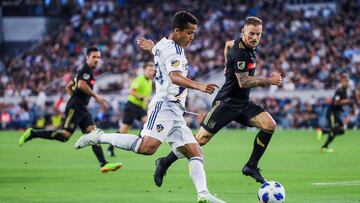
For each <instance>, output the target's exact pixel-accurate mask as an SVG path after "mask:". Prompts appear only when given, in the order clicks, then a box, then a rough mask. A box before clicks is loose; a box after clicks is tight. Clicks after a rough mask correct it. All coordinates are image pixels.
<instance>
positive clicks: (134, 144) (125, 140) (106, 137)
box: [100, 133, 142, 153]
mask: <svg viewBox="0 0 360 203" xmlns="http://www.w3.org/2000/svg"><path fill="white" fill-rule="evenodd" d="M141 142H142V138H140V137H138V136H136V135H131V134H118V133H109V134H106V133H104V134H102V135H101V137H100V143H102V144H111V145H112V146H114V147H117V148H120V149H124V150H128V151H133V152H135V153H137V152H138V150H139V147H140V144H141Z"/></svg>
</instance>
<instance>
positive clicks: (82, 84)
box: [78, 80, 107, 106]
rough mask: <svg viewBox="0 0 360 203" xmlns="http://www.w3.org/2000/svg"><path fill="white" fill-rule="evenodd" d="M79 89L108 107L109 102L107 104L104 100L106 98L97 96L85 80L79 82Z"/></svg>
mask: <svg viewBox="0 0 360 203" xmlns="http://www.w3.org/2000/svg"><path fill="white" fill-rule="evenodd" d="M78 88H79V89H80V90H81V91H83V92H84V93H85V94H87V95H89V96H92V97H94V98H95V99H96V101H97V102H98V103H99V104H101V105H103V106H107V102H106V100H105V99H104V97H102V96H100V95H98V94H96V93H95V92H94V91H93V90H92V89H91V88H90V86H89V85H88V84H87V83H86V81H85V80H79V83H78Z"/></svg>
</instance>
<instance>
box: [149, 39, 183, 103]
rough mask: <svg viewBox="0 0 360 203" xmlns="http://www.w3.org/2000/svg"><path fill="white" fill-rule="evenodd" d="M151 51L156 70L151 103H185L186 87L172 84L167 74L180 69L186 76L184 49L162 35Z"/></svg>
mask: <svg viewBox="0 0 360 203" xmlns="http://www.w3.org/2000/svg"><path fill="white" fill-rule="evenodd" d="M152 53H153V55H154V62H155V70H156V74H155V86H156V92H155V95H154V97H153V99H152V100H151V103H154V102H157V101H179V102H180V103H181V104H182V105H185V100H186V95H187V89H186V88H183V87H180V86H178V85H175V84H173V83H172V82H171V78H170V75H169V74H170V73H171V72H173V71H180V72H181V74H182V75H183V76H184V77H187V74H188V67H189V64H188V60H187V59H186V57H185V53H184V49H183V48H182V47H181V46H180V45H178V44H176V43H175V42H174V41H173V40H169V39H167V38H165V37H164V38H163V39H161V40H160V41H159V42H158V43H156V45H155V46H154V47H153V49H152ZM150 105H151V104H150Z"/></svg>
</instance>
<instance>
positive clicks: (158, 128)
mask: <svg viewBox="0 0 360 203" xmlns="http://www.w3.org/2000/svg"><path fill="white" fill-rule="evenodd" d="M156 130H157V131H158V132H161V131H163V130H164V126H163V125H161V124H157V125H156Z"/></svg>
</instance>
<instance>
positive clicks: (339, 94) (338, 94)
mask: <svg viewBox="0 0 360 203" xmlns="http://www.w3.org/2000/svg"><path fill="white" fill-rule="evenodd" d="M347 98H348V94H347V89H346V88H338V89H337V90H336V91H335V94H334V96H333V98H332V102H331V106H330V110H331V111H342V110H343V105H336V104H335V103H336V102H338V101H339V100H342V99H347Z"/></svg>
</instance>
